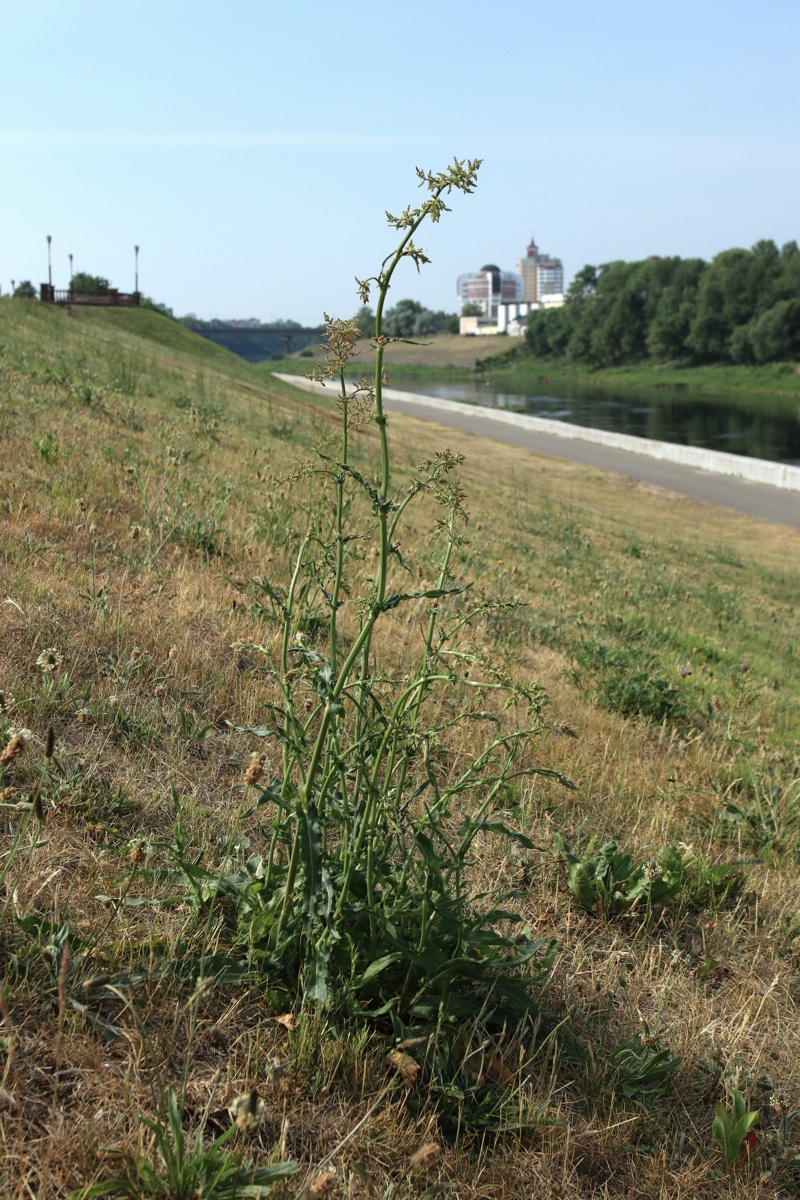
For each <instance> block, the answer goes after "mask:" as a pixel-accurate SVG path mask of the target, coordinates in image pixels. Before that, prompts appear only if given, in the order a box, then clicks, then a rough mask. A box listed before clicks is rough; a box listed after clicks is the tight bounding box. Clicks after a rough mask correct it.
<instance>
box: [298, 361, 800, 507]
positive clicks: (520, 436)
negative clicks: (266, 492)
mask: <svg viewBox="0 0 800 1200" xmlns="http://www.w3.org/2000/svg"><path fill="white" fill-rule="evenodd" d="M277 378H279V379H283V380H285V382H286V383H292V384H294V385H295V386H296V387H300V388H303V389H304V390H309V391H316V390H318V389H319V387H320V385H319V384H312V383H310V382H309V381H308V380H306V379H300V378H296V377H293V376H288V375H278V376H277ZM326 390H327V389H326ZM384 405H385V407H386V409H387V410H388V411H389V412H397V413H406V414H407V415H408V416H410V417H417V418H419V419H420V420H423V421H434V422H436V424H437V425H444V426H446V427H447V428H450V429H462V430H464V431H465V432H466V433H474V434H477V435H478V436H479V437H488V438H492V439H493V440H494V441H497V442H506V443H508V444H509V445H512V446H519V447H522V448H523V449H526V450H533V451H534V452H535V453H536V454H546V455H549V456H551V457H552V458H561V459H565V460H566V461H567V462H574V463H583V464H584V465H585V466H588V467H596V468H598V469H599V470H601V471H611V472H613V473H614V474H617V475H627V476H628V477H629V478H631V479H636V480H639V481H640V482H641V483H646V484H649V485H650V486H652V487H660V488H664V489H665V490H667V491H670V492H676V493H677V494H678V495H681V496H690V497H692V499H694V500H704V501H706V502H707V503H708V504H717V505H719V506H720V507H722V508H730V509H733V510H734V511H735V512H740V513H745V514H746V515H747V516H750V517H759V518H761V519H762V520H764V521H771V522H773V523H774V524H777V525H788V526H790V527H791V528H793V529H800V491H796V490H792V489H790V488H783V487H775V486H772V485H771V484H766V483H755V482H751V481H749V480H745V479H739V478H737V477H735V476H731V475H718V474H715V473H714V472H713V471H704V470H702V469H700V468H698V467H693V466H686V465H685V464H683V463H676V462H670V461H667V460H664V459H659V458H651V457H650V456H649V455H647V454H638V453H636V452H635V451H631V450H619V449H617V448H616V447H614V446H606V445H599V444H596V443H594V442H591V441H582V440H580V439H579V438H576V437H558V436H557V435H555V434H552V433H545V432H542V431H541V430H539V429H529V428H525V426H524V425H517V424H508V423H507V422H506V421H504V420H498V419H496V418H494V417H493V416H492V414H491V412H490V411H488V410H486V409H479V408H476V409H475V411H474V412H473V411H469V410H468V406H467V405H464V404H452V405H450V404H447V403H446V402H443V401H437V400H436V399H434V398H433V397H431V403H430V406H428V405H427V404H426V403H425V397H423V396H419V395H416V394H415V396H414V399H413V400H411V399H409V400H406V399H403V398H402V396H401V393H400V392H398V391H397V389H395V388H391V389H389V388H387V389H386V390H385V391H384ZM465 410H466V411H465Z"/></svg>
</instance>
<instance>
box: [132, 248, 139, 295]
mask: <svg viewBox="0 0 800 1200" xmlns="http://www.w3.org/2000/svg"><path fill="white" fill-rule="evenodd" d="M133 251H134V254H135V255H136V259H135V261H136V283H135V285H134V289H133V290H134V292H135V293H136V295H137V296H138V294H139V247H138V246H134V247H133Z"/></svg>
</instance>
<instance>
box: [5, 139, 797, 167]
mask: <svg viewBox="0 0 800 1200" xmlns="http://www.w3.org/2000/svg"><path fill="white" fill-rule="evenodd" d="M454 146H456V147H464V146H465V147H469V152H470V153H474V154H478V155H485V154H487V153H488V152H490V151H491V150H496V151H509V152H512V153H518V154H526V153H527V154H534V153H538V154H548V155H559V156H563V155H580V156H582V157H585V158H592V157H594V156H597V155H601V156H608V155H614V156H616V157H618V158H620V159H624V160H627V161H635V160H638V161H640V162H644V161H647V162H648V163H649V164H654V163H656V164H657V163H662V164H663V165H664V166H665V167H666V169H668V170H674V169H675V168H680V167H685V168H692V169H694V168H697V167H706V168H707V167H709V166H712V165H713V166H714V167H722V168H723V169H724V168H725V167H731V168H732V169H736V168H737V167H741V165H742V164H743V163H746V164H747V167H748V169H750V170H752V169H760V170H767V169H769V170H771V171H778V172H780V173H782V174H784V173H786V172H789V173H796V172H797V170H798V169H799V168H798V164H800V139H797V138H758V137H742V136H731V137H724V136H721V137H720V136H714V135H706V134H693V135H687V136H681V135H646V136H645V135H628V134H613V133H612V134H609V133H602V134H597V135H595V134H591V133H583V132H582V133H557V132H556V133H528V132H517V133H481V132H473V133H468V134H458V133H453V132H449V133H443V134H422V135H417V134H406V133H395V134H393V133H386V134H383V133H380V134H370V133H325V132H314V133H293V132H286V131H284V132H257V133H241V132H235V131H234V132H224V131H223V132H211V131H195V132H192V131H180V130H175V131H172V132H149V131H136V130H127V131H119V132H113V133H111V132H100V131H92V130H79V131H77V130H61V131H59V130H0V149H3V150H26V151H32V150H97V151H101V150H126V149H130V150H154V151H158V150H202V151H212V152H213V151H225V150H251V149H252V150H258V149H262V148H263V149H273V150H274V149H286V150H291V149H324V148H331V149H351V150H367V151H369V150H375V151H382V150H386V149H387V148H397V149H401V148H402V149H405V148H409V149H420V148H424V147H431V148H437V147H443V148H445V149H446V151H447V153H448V154H452V149H453V147H454Z"/></svg>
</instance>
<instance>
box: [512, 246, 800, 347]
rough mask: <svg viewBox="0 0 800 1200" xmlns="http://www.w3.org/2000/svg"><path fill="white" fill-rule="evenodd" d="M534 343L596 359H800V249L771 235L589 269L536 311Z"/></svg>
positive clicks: (529, 334) (531, 330) (530, 329)
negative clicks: (698, 253) (700, 253)
mask: <svg viewBox="0 0 800 1200" xmlns="http://www.w3.org/2000/svg"><path fill="white" fill-rule="evenodd" d="M525 336H526V343H527V346H528V349H529V350H530V351H531V353H532V354H534V355H536V356H537V357H541V358H547V357H551V356H552V357H558V358H566V359H570V360H572V361H574V362H580V363H586V364H588V365H592V366H613V365H616V364H621V363H632V362H642V361H645V360H648V359H649V360H652V361H656V362H670V361H673V362H674V361H678V362H681V361H682V362H687V363H716V362H718V363H766V362H777V361H782V360H787V359H795V358H798V357H800V250H798V246H797V242H787V243H786V245H785V246H783V247H782V249H780V250H779V249H778V247H777V246H776V245H775V243H774V242H773V241H771V240H764V241H760V242H757V243H756V244H755V246H753V248H752V249H751V250H739V249H735V250H724V251H723V252H722V253H721V254H718V255H717V256H716V257H715V258H714V259H713V260H712V261H711V262H710V263H707V262H705V261H704V260H703V259H700V258H685V259H682V258H678V257H675V258H647V259H644V260H643V261H640V262H611V263H605V264H603V265H602V266H600V267H593V266H585V267H584V268H583V269H582V270H581V271H579V272H578V274H577V275H576V276H575V278H574V280H573V281H572V283H571V284H570V286H569V289H568V292H567V299H566V303H565V304H564V306H563V308H557V309H550V310H540V311H537V312H533V313H531V314H530V316H529V318H528V324H527V329H526V335H525Z"/></svg>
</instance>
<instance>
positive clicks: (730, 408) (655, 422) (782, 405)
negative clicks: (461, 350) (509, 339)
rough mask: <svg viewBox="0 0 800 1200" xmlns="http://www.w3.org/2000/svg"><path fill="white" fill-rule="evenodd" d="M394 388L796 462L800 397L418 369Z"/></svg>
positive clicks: (798, 459) (799, 452)
mask: <svg viewBox="0 0 800 1200" xmlns="http://www.w3.org/2000/svg"><path fill="white" fill-rule="evenodd" d="M391 386H392V387H394V388H397V389H398V390H399V391H409V392H417V393H422V394H424V395H426V396H438V397H441V398H442V399H445V400H461V401H466V402H467V403H471V404H480V405H483V406H484V407H485V408H509V409H516V410H518V411H519V412H524V413H529V414H530V415H531V416H537V417H548V418H550V419H551V420H555V421H567V422H569V423H570V424H573V425H585V426H589V428H593V429H608V430H610V431H612V432H614V433H627V434H634V435H635V436H636V437H642V438H651V439H654V440H656V441H662V442H673V443H676V444H678V445H688V446H701V447H704V448H705V449H710V450H725V451H727V452H728V453H731V454H743V455H747V456H748V457H750V458H764V459H767V460H769V461H770V462H780V463H789V464H791V465H792V466H800V399H794V398H791V397H782V396H778V397H772V396H762V395H753V396H747V395H726V396H721V395H720V396H717V395H710V394H706V393H697V392H695V393H692V392H690V391H689V390H688V389H686V390H684V389H666V388H665V389H664V390H663V392H662V391H661V390H660V389H659V390H655V389H653V390H648V391H644V390H641V391H639V390H636V389H627V388H626V389H625V390H624V391H623V390H621V389H620V390H618V391H614V390H612V389H610V388H602V389H601V388H599V387H591V386H581V385H580V384H569V383H558V384H555V383H550V382H549V381H545V382H543V383H538V384H537V383H532V384H531V385H530V386H529V387H527V388H526V385H525V384H518V383H516V382H515V383H514V384H508V383H507V382H506V381H503V383H502V384H498V383H495V382H493V381H492V380H491V379H486V380H470V379H467V380H463V381H460V382H454V383H441V382H431V381H429V380H428V379H426V378H425V376H424V375H422V374H420V375H419V376H416V377H414V378H413V379H411V378H408V377H406V378H404V379H402V380H398V379H396V378H393V379H392V381H391Z"/></svg>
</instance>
